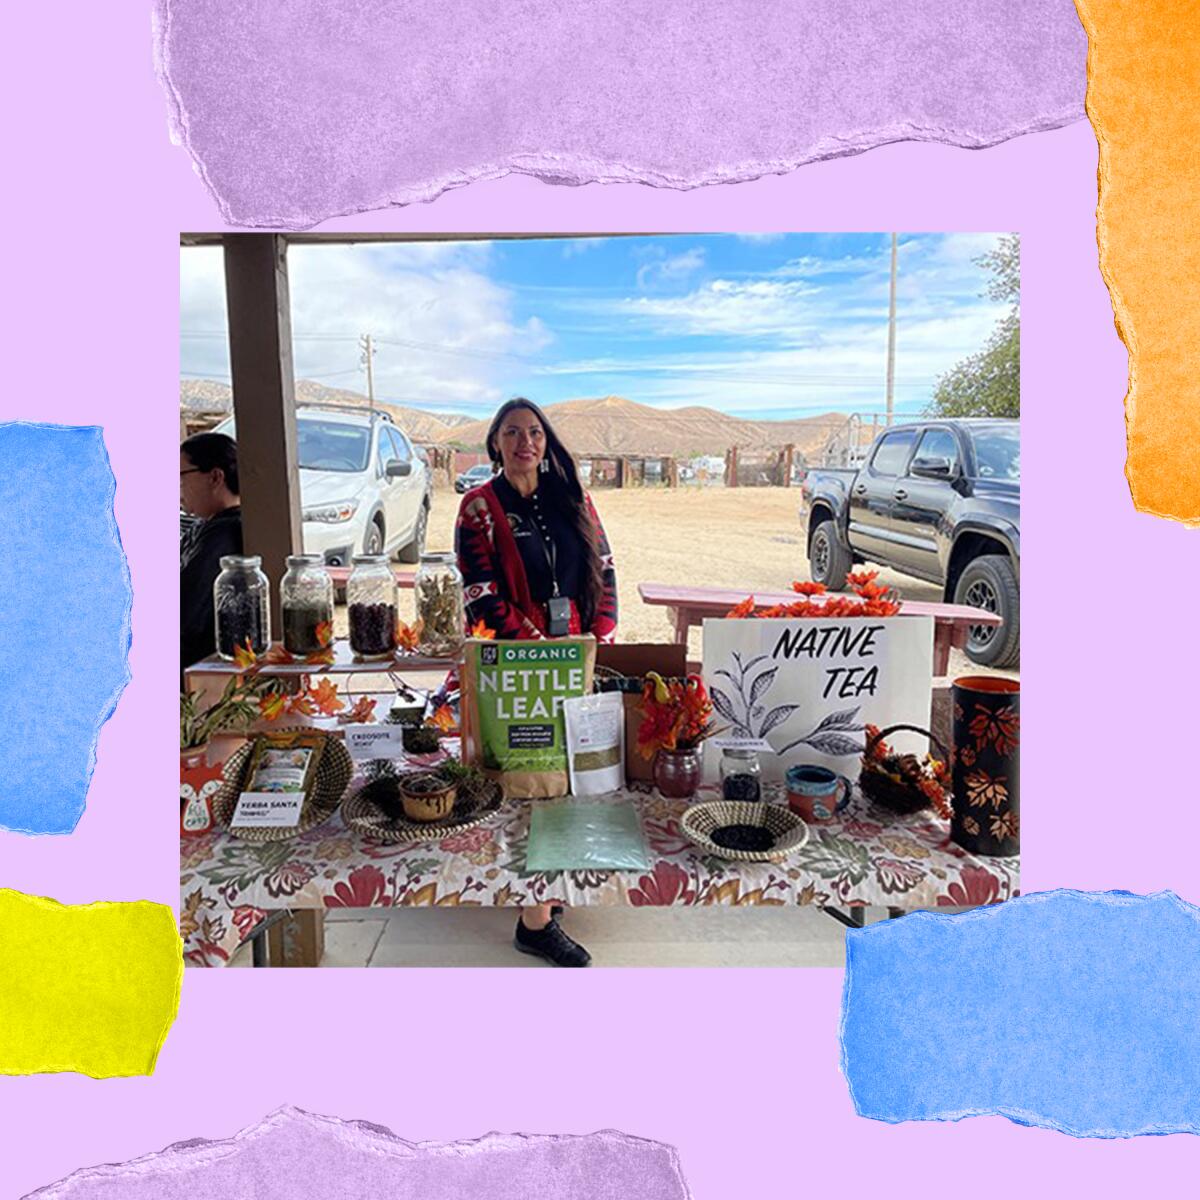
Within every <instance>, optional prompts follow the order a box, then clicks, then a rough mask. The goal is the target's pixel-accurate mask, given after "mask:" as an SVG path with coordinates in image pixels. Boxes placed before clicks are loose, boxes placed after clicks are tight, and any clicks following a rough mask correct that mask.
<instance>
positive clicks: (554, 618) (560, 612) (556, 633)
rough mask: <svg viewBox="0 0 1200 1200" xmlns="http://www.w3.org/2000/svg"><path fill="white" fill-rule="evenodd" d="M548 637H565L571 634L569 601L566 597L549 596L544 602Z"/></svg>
mask: <svg viewBox="0 0 1200 1200" xmlns="http://www.w3.org/2000/svg"><path fill="white" fill-rule="evenodd" d="M546 616H547V618H548V624H547V626H546V633H547V635H548V636H549V637H566V636H567V634H569V633H570V632H571V601H570V600H568V599H567V597H566V596H551V597H550V599H549V600H547V601H546Z"/></svg>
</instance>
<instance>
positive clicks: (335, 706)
mask: <svg viewBox="0 0 1200 1200" xmlns="http://www.w3.org/2000/svg"><path fill="white" fill-rule="evenodd" d="M308 695H309V698H310V699H311V700H312V702H313V703H314V704H315V705H316V706H317V711H318V712H320V713H322V714H323V715H325V716H327V717H332V716H333V715H334V713H339V712H341V711H342V709H343V708H345V707H346V705H345V703H344V702H343V701H342V700H340V699H339V698H338V690H337V684H336V683H334V682H333V680H332V679H322V680H321V682H320V683H318V684H317V686H316V687H315V688H309V691H308Z"/></svg>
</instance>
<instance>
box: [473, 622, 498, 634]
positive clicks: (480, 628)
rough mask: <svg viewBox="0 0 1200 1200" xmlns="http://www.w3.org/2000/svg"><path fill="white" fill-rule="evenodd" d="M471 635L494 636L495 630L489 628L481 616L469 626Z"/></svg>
mask: <svg viewBox="0 0 1200 1200" xmlns="http://www.w3.org/2000/svg"><path fill="white" fill-rule="evenodd" d="M471 636H472V637H473V638H495V636H496V631H495V630H494V629H490V628H489V627H488V625H487V622H486V621H484V619H483V618H482V617H480V618H479V620H478V621H476V622H475V624H474V625H472V626H471Z"/></svg>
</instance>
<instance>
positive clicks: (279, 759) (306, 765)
mask: <svg viewBox="0 0 1200 1200" xmlns="http://www.w3.org/2000/svg"><path fill="white" fill-rule="evenodd" d="M324 749H325V734H323V733H320V732H316V731H305V730H292V731H290V732H285V733H266V734H262V735H261V736H259V737H257V738H255V739H254V750H253V751H252V752H251V755H250V765H249V768H248V770H247V771H246V774H245V776H244V777H243V778H244V779H245V780H246V784H245V786H244V787H243V789H242V790H243V791H246V792H260V793H262V792H303V793H304V795H305V797H306V798H307V796H308V793H309V791H310V790H311V789H312V785H313V783H314V782H315V781H316V777H317V764H318V763H319V762H320V760H321V752H322V750H324Z"/></svg>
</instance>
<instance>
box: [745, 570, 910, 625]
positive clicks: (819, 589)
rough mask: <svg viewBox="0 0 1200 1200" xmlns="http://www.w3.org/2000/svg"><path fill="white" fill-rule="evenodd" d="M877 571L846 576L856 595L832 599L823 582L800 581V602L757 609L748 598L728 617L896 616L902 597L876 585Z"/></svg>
mask: <svg viewBox="0 0 1200 1200" xmlns="http://www.w3.org/2000/svg"><path fill="white" fill-rule="evenodd" d="M878 575H879V572H878V571H857V572H851V573H850V574H849V575H847V576H846V583H847V584H848V585H849V587H850V589H851V590H852V591H853V592H854V593H855V595H854V596H830V595H828V594H827V592H826V591H825V585H824V584H823V583H811V582H807V581H800V580H797V581H796V582H794V583H793V584H792V591H793V592H795V593H797V595H799V597H800V599H799V600H795V601H793V602H792V603H791V604H772V605H769V606H764V607H762V608H757V607H755V604H754V597H753V596H747V597H746V599H745V600H743V601H742V602H741V604H739V605H737V606H736V607H734V608H731V609H730V610H729V612H728V613H726V614H725V615H726V617H727V618H728V619H730V620H734V621H740V620H745V619H746V618H749V617H758V618H770V617H789V618H790V617H894V616H895V615H896V613H898V612H899V611H900V595H899V593H898V592H897V591H896V590H895V589H894V588H889V587H885V586H884V585H883V584H881V583H877V582H876V578H877V576H878Z"/></svg>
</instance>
